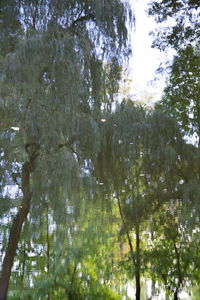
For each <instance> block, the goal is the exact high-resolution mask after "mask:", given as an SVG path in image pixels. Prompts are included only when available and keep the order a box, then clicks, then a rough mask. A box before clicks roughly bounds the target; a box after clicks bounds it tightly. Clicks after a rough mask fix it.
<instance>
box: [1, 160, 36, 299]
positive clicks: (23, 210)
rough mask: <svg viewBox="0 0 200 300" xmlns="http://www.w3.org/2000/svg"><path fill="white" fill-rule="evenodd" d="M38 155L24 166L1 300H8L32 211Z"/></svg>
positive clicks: (2, 275) (4, 269)
mask: <svg viewBox="0 0 200 300" xmlns="http://www.w3.org/2000/svg"><path fill="white" fill-rule="evenodd" d="M36 157H37V155H34V156H30V158H29V161H27V162H25V163H24V164H23V166H22V193H23V198H22V203H21V206H20V208H19V211H18V213H17V215H16V216H15V218H14V220H13V223H12V226H11V229H10V235H9V241H8V246H7V249H6V252H5V256H4V260H3V266H2V271H1V277H0V300H6V298H7V292H8V285H9V281H10V275H11V270H12V266H13V262H14V258H15V255H16V250H17V247H18V243H19V239H20V234H21V231H22V226H23V224H24V222H25V221H26V218H27V215H28V213H29V210H30V202H31V191H30V175H31V173H32V171H33V163H34V161H35V159H36Z"/></svg>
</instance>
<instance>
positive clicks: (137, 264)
mask: <svg viewBox="0 0 200 300" xmlns="http://www.w3.org/2000/svg"><path fill="white" fill-rule="evenodd" d="M135 233H136V262H135V282H136V292H135V298H136V300H140V290H141V286H140V226H139V224H138V223H136V225H135Z"/></svg>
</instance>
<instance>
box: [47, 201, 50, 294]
mask: <svg viewBox="0 0 200 300" xmlns="http://www.w3.org/2000/svg"><path fill="white" fill-rule="evenodd" d="M46 226H47V227H46V230H47V231H46V234H47V236H46V237H47V273H48V274H47V276H49V270H50V240H49V205H48V204H47V224H46ZM47 300H50V294H49V292H48V293H47Z"/></svg>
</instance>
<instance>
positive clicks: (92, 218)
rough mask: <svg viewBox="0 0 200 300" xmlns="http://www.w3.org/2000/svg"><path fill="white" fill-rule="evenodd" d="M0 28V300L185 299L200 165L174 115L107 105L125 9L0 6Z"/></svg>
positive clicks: (193, 262) (124, 47) (89, 4)
mask: <svg viewBox="0 0 200 300" xmlns="http://www.w3.org/2000/svg"><path fill="white" fill-rule="evenodd" d="M190 2H191V3H190ZM190 2H188V5H192V1H190ZM168 6H169V7H170V1H169V3H168ZM153 7H154V9H155V8H156V7H157V6H155V4H154V6H153ZM182 7H183V4H182V6H181V9H182ZM157 8H158V7H157ZM160 8H161V7H160ZM194 9H196V7H194ZM0 18H1V20H0V21H1V22H0V27H1V30H0V39H1V40H0V118H1V120H0V137H1V146H0V155H1V162H0V166H1V171H0V177H1V185H0V228H1V231H0V243H1V248H0V261H1V263H2V265H1V277H0V300H5V299H13V300H14V299H15V300H22V299H23V300H25V299H37V300H40V299H41V300H43V299H48V300H50V299H52V300H54V299H55V300H56V299H66V300H67V299H70V300H73V299H74V300H83V299H91V300H93V299H108V300H112V299H113V300H114V299H129V297H131V298H132V297H133V295H130V289H133V291H134V292H133V293H134V294H135V298H136V300H140V299H149V298H150V297H153V296H154V295H156V294H159V293H161V292H163V291H164V292H165V293H166V295H168V296H169V297H171V298H173V299H175V300H176V299H179V295H180V293H181V291H186V292H188V293H190V295H191V297H193V299H195V293H196V294H198V282H199V280H200V278H199V276H200V273H199V261H200V257H199V250H198V249H199V246H200V245H199V240H200V239H199V227H198V225H199V197H200V188H199V177H200V167H199V159H200V153H199V149H198V148H197V147H195V146H194V145H192V144H187V143H186V142H185V141H184V138H183V135H182V130H180V124H184V122H185V119H184V118H186V117H185V116H184V117H183V116H182V115H181V114H180V117H179V122H178V123H177V120H176V119H175V118H173V117H172V116H171V111H170V112H169V113H168V112H167V111H168V109H165V110H163V109H160V108H156V109H155V110H145V109H144V108H142V107H140V106H135V105H134V103H133V102H132V101H131V100H130V99H129V100H128V99H124V100H123V101H118V100H119V96H118V87H119V84H120V78H121V71H122V67H121V65H122V63H123V61H124V59H126V58H127V57H128V54H129V53H130V48H129V45H128V32H127V26H128V23H127V22H128V20H129V21H133V18H132V16H131V12H130V9H129V7H128V6H127V3H126V2H124V1H123V2H122V1H118V0H106V1H90V0H88V1H79V0H76V1H53V0H45V1H42V0H31V1H26V0H25V1H18V0H10V1H1V3H0ZM187 50H188V51H189V50H190V51H191V52H192V53H193V56H195V55H196V54H195V53H196V52H194V51H193V47H189V46H187ZM180 51H182V52H181V53H182V54H181V55H185V49H183V50H180ZM195 59H197V60H196V61H198V56H195ZM175 60H176V62H177V69H176V71H174V72H176V73H178V72H179V73H178V76H179V77H180V76H182V75H183V74H186V75H187V70H186V71H185V69H184V68H185V65H184V64H183V63H182V61H181V58H180V56H177V58H175ZM196 61H195V60H193V59H191V61H190V65H189V66H191V68H193V69H194V71H193V75H192V79H191V81H189V82H188V78H186V79H184V86H185V85H186V83H187V88H186V90H187V92H185V90H182V86H181V87H180V89H179V93H180V95H181V96H182V95H183V94H184V97H187V99H189V100H187V101H193V102H194V103H195V101H196V102H197V101H198V100H197V99H196V98H195V97H196V93H195V90H196V89H198V84H197V85H195V84H193V79H194V78H196V76H197V72H198V69H197V68H198V67H196V63H195V62H196ZM188 72H189V73H190V70H188ZM180 74H181V75H180ZM176 78H177V76H175V77H174V80H171V85H172V86H173V85H177V84H179V82H178V83H177V81H176ZM172 79H173V78H172ZM183 88H184V87H183ZM172 89H173V87H172V88H171V90H172ZM193 91H194V93H193ZM170 93H171V91H170V88H168V94H169V95H170V96H171V94H170ZM191 93H192V99H191ZM177 97H178V96H177ZM166 99H167V101H169V99H171V98H170V97H167V96H166ZM173 99H174V98H173ZM173 101H174V100H173ZM178 109H179V111H180V110H181V109H180V108H179V107H178ZM195 118H196V119H195ZM195 118H194V123H192V126H194V128H196V127H198V126H197V123H198V120H199V117H198V116H196V115H195ZM195 122H196V123H195ZM186 125H187V126H189V125H188V123H187V124H186ZM195 126H196V127H195ZM8 285H9V288H8Z"/></svg>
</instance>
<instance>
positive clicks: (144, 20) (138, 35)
mask: <svg viewBox="0 0 200 300" xmlns="http://www.w3.org/2000/svg"><path fill="white" fill-rule="evenodd" d="M132 1H133V2H131V3H132V8H133V10H134V12H135V30H134V31H133V32H132V52H133V55H132V58H131V59H130V62H129V69H130V78H131V80H132V86H131V95H133V96H134V98H136V99H140V98H142V97H143V96H146V95H153V98H155V99H154V101H156V100H158V99H160V97H161V94H162V91H163V88H164V86H165V78H164V76H163V78H160V79H159V81H155V80H154V79H155V77H156V70H157V68H158V67H159V65H160V64H161V63H162V62H163V61H166V60H167V59H169V58H172V55H173V51H167V52H163V51H162V52H161V51H160V50H158V49H153V48H151V44H152V42H153V37H151V36H150V35H149V33H150V32H151V31H153V30H154V29H155V28H156V27H158V25H157V24H156V23H155V21H154V19H153V17H149V16H148V14H147V9H148V3H149V2H150V0H132Z"/></svg>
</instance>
